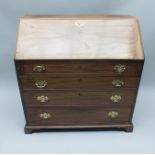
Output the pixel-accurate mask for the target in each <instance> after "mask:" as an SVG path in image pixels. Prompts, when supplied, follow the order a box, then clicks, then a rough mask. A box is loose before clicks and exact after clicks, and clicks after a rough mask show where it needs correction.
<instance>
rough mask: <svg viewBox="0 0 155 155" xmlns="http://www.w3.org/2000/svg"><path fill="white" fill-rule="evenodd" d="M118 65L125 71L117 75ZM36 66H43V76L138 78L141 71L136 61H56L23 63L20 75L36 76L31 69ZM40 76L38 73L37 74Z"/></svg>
mask: <svg viewBox="0 0 155 155" xmlns="http://www.w3.org/2000/svg"><path fill="white" fill-rule="evenodd" d="M118 64H125V65H126V70H125V71H124V72H123V73H121V74H120V73H117V72H115V71H114V69H113V68H114V66H115V65H118ZM37 65H43V66H45V70H44V71H42V72H41V73H44V74H52V73H54V74H60V73H61V74H64V73H66V74H67V73H68V74H69V73H70V74H73V73H75V74H80V73H82V74H101V75H102V76H117V75H118V76H119V75H121V76H139V75H140V71H141V64H140V63H137V61H134V62H128V61H117V62H113V61H111V62H110V61H107V62H104V61H97V62H93V61H92V62H89V61H88V62H87V61H86V62H85V61H81V62H79V61H73V62H70V61H68V62H66V61H64V62H63V61H56V62H46V61H40V62H38V63H34V62H33V61H32V63H31V62H25V63H24V64H23V72H22V74H25V75H27V74H28V75H30V74H37V75H38V73H37V72H35V71H34V70H33V68H34V67H35V66H37ZM39 74H40V73H39Z"/></svg>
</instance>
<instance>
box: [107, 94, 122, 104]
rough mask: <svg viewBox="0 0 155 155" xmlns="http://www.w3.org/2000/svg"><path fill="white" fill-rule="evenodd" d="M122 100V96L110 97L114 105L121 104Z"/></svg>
mask: <svg viewBox="0 0 155 155" xmlns="http://www.w3.org/2000/svg"><path fill="white" fill-rule="evenodd" d="M121 99H122V97H121V96H120V95H112V96H111V97H110V100H111V101H112V102H114V103H118V102H120V101H121Z"/></svg>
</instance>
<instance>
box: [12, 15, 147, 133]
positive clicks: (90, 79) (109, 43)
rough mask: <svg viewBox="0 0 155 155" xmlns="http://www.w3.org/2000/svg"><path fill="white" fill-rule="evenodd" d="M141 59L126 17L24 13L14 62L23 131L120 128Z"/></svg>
mask: <svg viewBox="0 0 155 155" xmlns="http://www.w3.org/2000/svg"><path fill="white" fill-rule="evenodd" d="M143 63H144V53H143V47H142V42H141V37H140V30H139V25H138V21H137V20H136V19H135V18H133V17H130V16H24V17H22V18H21V19H20V23H19V30H18V36H17V47H16V53H15V65H16V72H17V77H18V83H19V88H20V94H21V99H22V103H23V107H24V113H25V118H26V126H25V133H32V131H36V130H42V129H55V130H56V129H57V130H60V129H94V130H95V129H119V130H120V129H123V130H125V131H127V132H132V130H133V124H132V116H133V112H134V106H135V102H136V97H137V91H138V86H139V82H140V78H141V73H142V68H143Z"/></svg>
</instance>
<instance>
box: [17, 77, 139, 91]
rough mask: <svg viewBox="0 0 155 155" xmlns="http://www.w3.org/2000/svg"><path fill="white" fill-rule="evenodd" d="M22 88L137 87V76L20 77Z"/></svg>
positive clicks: (96, 88) (100, 88) (93, 88)
mask: <svg viewBox="0 0 155 155" xmlns="http://www.w3.org/2000/svg"><path fill="white" fill-rule="evenodd" d="M20 79H21V83H22V88H23V89H24V90H32V89H37V90H38V89H47V90H48V89H49V90H50V89H51V90H55V89H59V90H60V89H71V90H74V89H87V90H88V89H89V90H90V89H91V90H102V89H104V90H105V89H123V88H137V85H138V83H139V78H138V77H95V78H65V77H64V78H59V77H58V78H53V77H28V76H27V77H20Z"/></svg>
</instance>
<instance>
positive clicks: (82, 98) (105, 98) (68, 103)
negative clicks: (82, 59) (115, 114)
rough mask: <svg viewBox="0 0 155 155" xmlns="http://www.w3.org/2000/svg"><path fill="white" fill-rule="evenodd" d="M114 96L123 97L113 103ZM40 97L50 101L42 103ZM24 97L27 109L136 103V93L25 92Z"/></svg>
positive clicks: (128, 105)
mask: <svg viewBox="0 0 155 155" xmlns="http://www.w3.org/2000/svg"><path fill="white" fill-rule="evenodd" d="M114 95H119V96H121V100H119V101H118V102H113V101H112V100H111V97H112V96H114ZM39 96H46V97H47V98H48V99H47V100H46V101H44V102H41V101H40V100H38V99H37V98H38V97H39ZM23 97H24V101H25V106H26V107H39V106H40V107H47V106H49V107H57V106H58V107H72V106H83V107H85V106H95V107H97V106H99V107H101V106H102V107H131V106H132V104H133V103H134V99H135V91H133V90H127V91H109V92H101V91H98V92H91V91H24V92H23Z"/></svg>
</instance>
